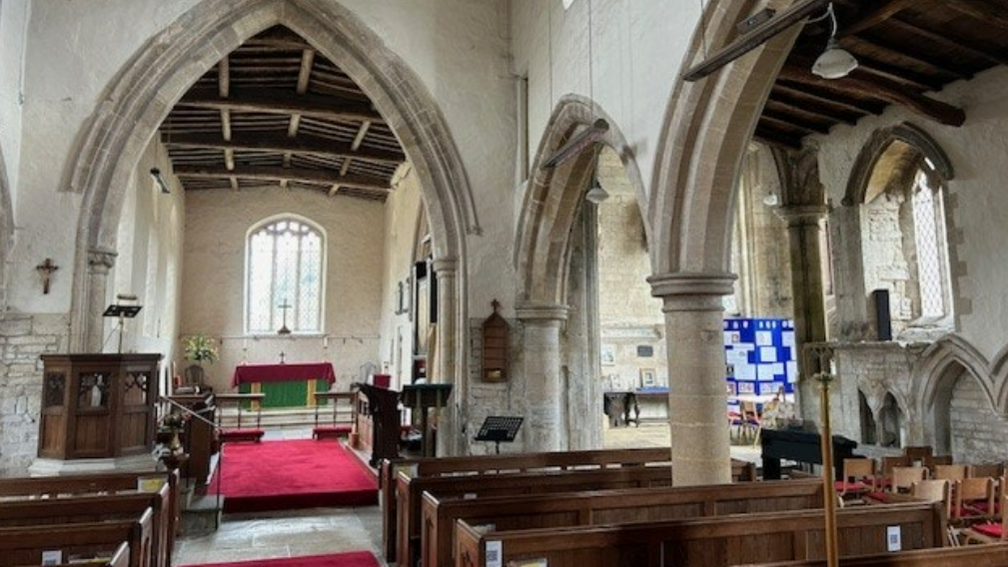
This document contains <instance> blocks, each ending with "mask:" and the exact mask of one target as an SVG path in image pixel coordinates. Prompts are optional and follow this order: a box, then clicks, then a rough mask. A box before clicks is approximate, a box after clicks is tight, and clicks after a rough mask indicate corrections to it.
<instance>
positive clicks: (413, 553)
mask: <svg viewBox="0 0 1008 567" xmlns="http://www.w3.org/2000/svg"><path fill="white" fill-rule="evenodd" d="M396 483H397V484H396V501H397V504H396V508H397V518H396V522H397V527H396V534H397V539H396V557H397V558H398V559H397V560H398V561H399V562H400V564H402V565H416V562H417V561H419V560H420V557H421V555H420V551H421V549H420V546H421V525H422V522H421V511H420V508H421V501H422V495H423V493H424V492H425V491H426V492H430V493H432V494H434V495H435V496H437V497H439V498H451V497H455V498H485V497H491V496H520V495H523V494H549V493H556V492H580V491H584V490H610V489H617V488H647V487H659V486H669V485H671V484H672V473H671V469H670V468H669V467H668V466H639V467H622V468H603V469H598V468H596V469H589V470H553V471H546V472H525V473H500V474H481V475H464V476H428V477H411V476H409V475H407V474H406V472H405V471H400V472H399V474H398V476H397V478H396Z"/></svg>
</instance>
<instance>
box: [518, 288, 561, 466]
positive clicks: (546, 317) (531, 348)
mask: <svg viewBox="0 0 1008 567" xmlns="http://www.w3.org/2000/svg"><path fill="white" fill-rule="evenodd" d="M567 312H568V307H567V306H566V305H554V304H525V305H522V306H519V307H518V309H517V310H516V314H517V317H518V320H519V321H521V322H522V360H523V364H522V375H521V380H522V381H523V386H524V388H523V390H524V393H523V395H522V396H521V397H522V398H523V399H524V400H525V423H524V424H523V425H522V429H524V430H525V440H526V443H525V447H524V449H525V451H528V452H537V451H564V450H566V449H567V441H568V440H567V425H566V423H565V420H564V416H565V415H566V411H565V409H566V408H565V407H564V400H566V399H567V396H566V392H563V391H562V387H563V380H562V376H561V373H560V329H561V328H562V326H563V324H564V322H565V321H566V320H567Z"/></svg>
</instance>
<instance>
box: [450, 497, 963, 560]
mask: <svg viewBox="0 0 1008 567" xmlns="http://www.w3.org/2000/svg"><path fill="white" fill-rule="evenodd" d="M823 522H824V518H823V513H822V511H821V510H808V511H793V512H783V513H766V514H763V513H761V514H740V515H732V516H722V517H716V518H696V519H687V520H675V521H667V522H657V523H642V524H619V525H606V526H591V527H575V528H549V529H536V530H519V531H510V532H508V531H490V532H485V533H481V532H480V531H479V530H477V529H475V528H474V527H473V526H470V525H469V524H468V523H466V522H465V521H460V522H458V523H457V524H456V538H455V541H456V549H455V565H456V567H483V566H484V565H487V542H494V544H493V545H492V551H493V554H494V555H497V557H496V559H499V561H500V563H497V564H500V565H507V564H508V562H509V561H516V560H522V559H533V558H545V559H546V560H547V561H548V564H549V566H550V567H610V566H613V565H635V566H636V565H640V566H642V567H666V566H668V567H672V566H675V567H712V566H720V565H739V564H743V563H753V562H757V563H758V562H764V563H768V562H773V561H793V560H809V559H821V558H822V557H823V556H824V555H825V540H824V529H823ZM890 526H900V529H901V533H902V543H903V548H904V549H927V548H932V547H940V546H941V545H942V544H943V542H944V541H945V527H946V523H945V517H944V515H943V513H942V509H941V505H940V504H935V503H926V504H894V505H888V506H875V507H863V508H848V509H843V510H839V511H838V512H837V531H838V536H839V537H838V540H839V554H840V556H841V557H851V556H856V555H869V554H877V553H882V552H884V551H885V550H886V549H887V529H888V528H889V527H890ZM498 547H499V549H497V548H498ZM492 563H496V562H495V561H492Z"/></svg>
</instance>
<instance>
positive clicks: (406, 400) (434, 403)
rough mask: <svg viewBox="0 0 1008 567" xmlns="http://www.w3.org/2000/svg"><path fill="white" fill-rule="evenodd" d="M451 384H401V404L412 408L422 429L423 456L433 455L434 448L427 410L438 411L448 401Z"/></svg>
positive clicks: (432, 432)
mask: <svg viewBox="0 0 1008 567" xmlns="http://www.w3.org/2000/svg"><path fill="white" fill-rule="evenodd" d="M451 391H452V385H451V384H409V385H406V386H403V389H402V396H401V398H402V403H403V406H405V407H408V408H410V409H411V410H413V416H414V418H417V417H419V418H420V428H421V430H422V431H423V446H422V451H423V456H425V457H433V456H434V454H435V452H436V448H435V446H434V431H433V429H432V428H431V427H430V422H429V420H428V415H427V414H428V411H429V410H431V409H433V410H434V411H440V410H441V408H443V407H444V406H445V404H447V403H448V396H450V395H451Z"/></svg>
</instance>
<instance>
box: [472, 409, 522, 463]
mask: <svg viewBox="0 0 1008 567" xmlns="http://www.w3.org/2000/svg"><path fill="white" fill-rule="evenodd" d="M524 419H525V418H523V417H509V416H502V415H491V416H487V418H486V419H484V420H483V425H481V426H480V430H479V433H477V434H476V440H477V441H493V442H494V443H496V444H497V454H498V455H500V444H501V441H504V442H505V443H511V442H513V441H514V440H515V437H517V436H518V429H519V428H520V427H521V424H522V420H524Z"/></svg>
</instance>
